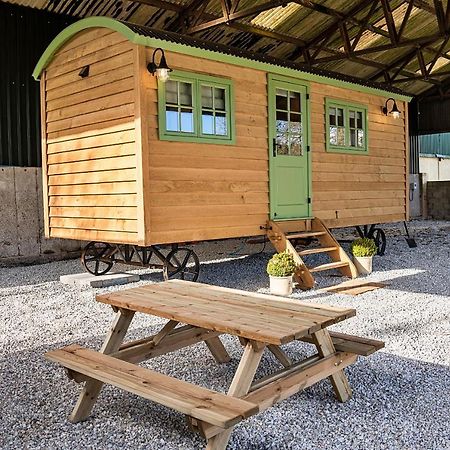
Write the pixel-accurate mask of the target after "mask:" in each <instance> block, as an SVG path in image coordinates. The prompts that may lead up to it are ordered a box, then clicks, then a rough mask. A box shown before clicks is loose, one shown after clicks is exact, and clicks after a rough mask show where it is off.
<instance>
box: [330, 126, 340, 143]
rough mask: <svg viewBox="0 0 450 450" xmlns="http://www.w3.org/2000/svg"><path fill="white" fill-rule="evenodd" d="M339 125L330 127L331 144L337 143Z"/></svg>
mask: <svg viewBox="0 0 450 450" xmlns="http://www.w3.org/2000/svg"><path fill="white" fill-rule="evenodd" d="M337 143H338V140H337V127H330V144H331V145H337Z"/></svg>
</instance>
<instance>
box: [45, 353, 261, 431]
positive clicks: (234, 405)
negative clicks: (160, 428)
mask: <svg viewBox="0 0 450 450" xmlns="http://www.w3.org/2000/svg"><path fill="white" fill-rule="evenodd" d="M45 356H46V358H47V359H49V360H51V361H55V362H57V363H59V364H61V365H62V366H64V367H67V368H68V369H70V370H72V371H75V372H77V373H82V374H84V375H86V376H88V377H90V378H93V379H96V380H99V381H102V382H103V383H108V384H111V385H113V386H116V387H118V388H121V389H124V390H126V391H128V392H131V393H133V394H137V395H139V396H141V397H144V398H146V399H148V400H152V401H154V402H156V403H159V404H160V405H164V406H167V407H169V408H172V409H175V410H177V411H179V412H181V413H183V414H187V415H188V416H191V417H194V418H196V419H199V420H204V421H205V422H208V423H210V424H213V425H217V426H219V427H221V428H229V427H231V426H233V425H235V424H236V423H238V422H240V421H241V420H243V419H245V418H247V417H249V416H251V415H253V414H256V413H257V412H258V411H259V408H258V406H257V405H255V404H253V403H250V402H248V401H245V400H241V399H239V398H236V397H231V396H228V395H225V394H221V393H220V392H215V391H212V390H210V389H206V388H203V387H200V386H196V385H194V384H191V383H188V382H186V381H182V380H177V379H175V378H172V377H169V376H167V375H164V374H161V373H158V372H155V371H153V370H150V369H144V368H143V367H139V366H136V365H134V364H131V363H128V362H126V361H121V360H119V359H117V358H114V357H112V356H108V355H104V354H102V353H99V352H96V351H93V350H89V349H87V348H83V347H80V346H79V345H70V346H69V347H65V348H62V349H60V350H54V351H50V352H48V353H46V355H45Z"/></svg>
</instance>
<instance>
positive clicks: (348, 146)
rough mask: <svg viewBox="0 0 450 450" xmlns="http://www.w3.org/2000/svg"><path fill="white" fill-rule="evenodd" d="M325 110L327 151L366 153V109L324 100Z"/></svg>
mask: <svg viewBox="0 0 450 450" xmlns="http://www.w3.org/2000/svg"><path fill="white" fill-rule="evenodd" d="M325 109H326V134H327V136H326V137H327V139H326V148H327V151H329V152H344V153H367V152H368V145H367V143H368V136H367V133H368V129H367V128H368V126H367V125H368V119H367V107H366V106H363V105H356V104H352V103H347V102H344V101H339V100H334V99H326V102H325Z"/></svg>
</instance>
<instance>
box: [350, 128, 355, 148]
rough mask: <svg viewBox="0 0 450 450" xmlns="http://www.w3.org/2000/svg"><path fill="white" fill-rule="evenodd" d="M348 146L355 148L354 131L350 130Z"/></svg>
mask: <svg viewBox="0 0 450 450" xmlns="http://www.w3.org/2000/svg"><path fill="white" fill-rule="evenodd" d="M350 146H351V147H356V130H350Z"/></svg>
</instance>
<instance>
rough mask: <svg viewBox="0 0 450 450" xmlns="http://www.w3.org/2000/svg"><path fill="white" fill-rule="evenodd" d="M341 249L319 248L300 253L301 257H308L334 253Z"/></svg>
mask: <svg viewBox="0 0 450 450" xmlns="http://www.w3.org/2000/svg"><path fill="white" fill-rule="evenodd" d="M338 248H339V247H317V248H309V249H306V250H302V251H301V252H298V254H299V255H300V256H306V255H315V254H316V253H328V252H333V251H335V250H338Z"/></svg>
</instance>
